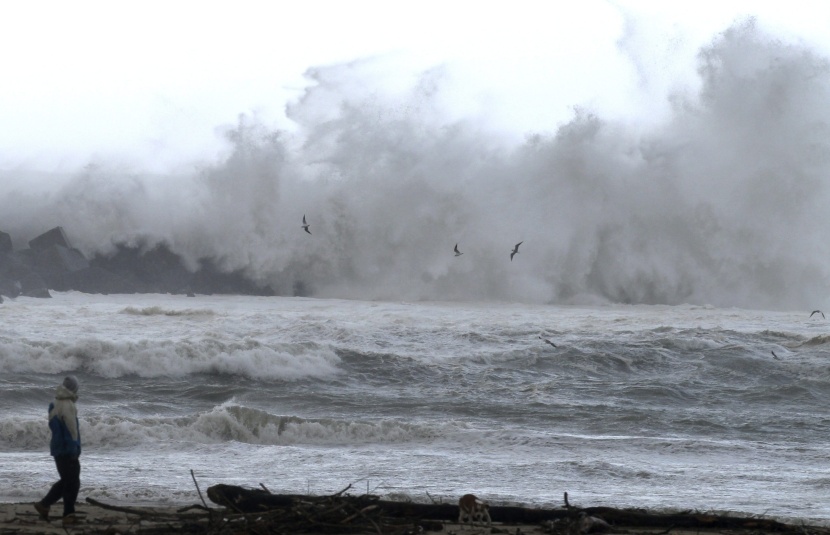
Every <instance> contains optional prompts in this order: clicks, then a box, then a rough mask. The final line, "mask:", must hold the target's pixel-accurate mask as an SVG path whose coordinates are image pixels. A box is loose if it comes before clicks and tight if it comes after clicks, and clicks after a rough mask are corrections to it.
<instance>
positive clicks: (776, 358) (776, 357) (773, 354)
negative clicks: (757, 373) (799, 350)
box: [770, 351, 781, 360]
mask: <svg viewBox="0 0 830 535" xmlns="http://www.w3.org/2000/svg"><path fill="white" fill-rule="evenodd" d="M770 353H772V356H773V357H775V360H781V358H780V357H779V356H778V355H776V354H775V351H770Z"/></svg>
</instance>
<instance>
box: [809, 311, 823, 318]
mask: <svg viewBox="0 0 830 535" xmlns="http://www.w3.org/2000/svg"><path fill="white" fill-rule="evenodd" d="M813 314H821V317H822V319H825V318H824V312H822V311H821V310H813V311H812V312H810V317H811V318H812V317H813Z"/></svg>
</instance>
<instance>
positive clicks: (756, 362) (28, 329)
mask: <svg viewBox="0 0 830 535" xmlns="http://www.w3.org/2000/svg"><path fill="white" fill-rule="evenodd" d="M809 313H810V311H809V310H807V311H802V310H798V311H793V312H768V311H759V310H746V309H737V308H735V309H731V308H715V307H706V306H691V305H677V306H662V305H660V306H658V305H604V306H553V305H528V304H510V303H503V302H498V303H484V302H477V303H459V302H454V303H449V302H391V301H359V300H336V299H311V298H284V297H239V296H197V297H195V298H186V297H182V296H171V295H109V296H100V295H85V294H80V293H74V292H68V293H54V297H53V298H52V299H29V298H22V297H21V298H18V299H16V300H6V301H5V302H4V303H3V304H2V305H0V407H2V411H0V481H3V482H4V484H3V485H0V501H3V502H18V501H31V500H36V499H38V498H40V497H41V496H42V495H43V494H44V493H45V492H46V490H47V488H48V486H49V484H50V483H51V482H52V481H53V480H54V479H55V476H56V473H55V468H54V465H53V463H52V460H51V457H50V456H49V452H48V441H49V431H48V428H47V421H46V408H47V405H48V404H49V402H50V400H51V399H52V397H53V393H54V388H55V386H56V385H57V384H58V383H59V382H60V381H61V379H62V378H63V376H64V375H66V374H68V373H72V374H75V375H77V376H78V378H79V380H80V383H81V388H80V392H79V394H80V399H79V401H78V408H79V413H80V420H81V430H82V436H83V442H84V452H83V455H82V470H83V471H82V486H81V499H83V498H85V497H87V496H89V497H94V498H97V499H100V500H104V501H109V502H114V503H135V504H137V503H170V504H190V503H197V502H198V500H199V498H198V495H197V493H196V489H195V485H194V483H193V480H192V478H191V474H190V471H191V470H193V471H194V473H195V475H196V478H197V480H198V482H199V485H200V487H201V489H202V491H203V492H204V490H205V489H206V488H207V487H208V486H210V485H213V484H217V483H226V484H238V485H243V486H249V487H258V486H259V485H260V484H263V485H265V486H267V487H268V488H269V489H270V490H271V491H272V492H276V493H313V494H325V493H333V492H337V491H339V490H340V489H342V488H344V487H346V486H347V485H349V484H351V485H352V488H353V490H354V492H366V491H367V490H368V491H369V492H372V493H374V494H378V495H381V496H384V497H387V498H390V499H404V498H406V499H412V500H416V501H428V500H430V499H439V500H445V501H454V500H456V499H457V497H458V496H460V495H461V494H463V493H466V492H474V493H476V494H478V495H481V496H482V497H484V498H486V499H488V500H489V501H491V502H492V503H500V504H525V505H529V506H547V507H551V506H559V505H561V504H562V499H563V493H564V492H568V493H569V499H570V501H571V503H573V504H576V505H580V506H595V505H607V506H615V507H647V508H650V509H655V510H687V509H698V510H705V511H718V512H729V513H735V514H747V515H765V516H770V517H774V518H779V519H785V520H786V519H807V520H810V521H813V522H820V523H830V504H828V502H827V500H826V496H827V493H828V490H830V446H828V437H830V411H829V410H828V407H830V359H829V357H830V345H829V344H828V341H830V336H828V323H827V322H826V321H825V320H824V319H822V318H821V317H820V316H819V315H818V314H816V315H814V316H812V317H809V315H810V314H809ZM540 337H543V338H547V339H549V340H551V341H552V342H553V343H555V344H556V347H552V346H551V345H549V344H547V343H545V342H544V340H543V339H542V338H540ZM772 352H774V353H775V355H773V353H772Z"/></svg>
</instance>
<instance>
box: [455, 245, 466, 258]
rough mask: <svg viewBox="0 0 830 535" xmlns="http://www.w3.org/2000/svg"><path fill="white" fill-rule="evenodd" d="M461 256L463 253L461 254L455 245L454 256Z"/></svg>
mask: <svg viewBox="0 0 830 535" xmlns="http://www.w3.org/2000/svg"><path fill="white" fill-rule="evenodd" d="M463 254H464V253H462V252H461V251H459V250H458V244H457V243H456V244H455V256H461V255H463Z"/></svg>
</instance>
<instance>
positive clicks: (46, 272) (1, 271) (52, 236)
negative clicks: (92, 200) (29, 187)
mask: <svg viewBox="0 0 830 535" xmlns="http://www.w3.org/2000/svg"><path fill="white" fill-rule="evenodd" d="M50 289H51V290H55V291H61V292H63V291H70V290H74V291H79V292H84V293H100V294H115V293H172V294H183V295H188V296H191V297H193V296H195V295H196V294H214V293H218V294H237V295H274V291H273V290H272V289H271V288H270V287H268V286H261V285H258V284H256V283H255V282H253V281H252V280H250V279H249V278H248V277H246V276H245V274H244V273H243V272H241V271H233V272H225V271H222V270H221V269H219V268H218V267H217V266H216V264H215V263H214V262H213V261H212V260H211V259H209V258H206V259H202V260H201V261H200V262H199V267H198V269H196V270H195V271H191V270H189V269H188V268H187V267H186V266H185V263H184V261H183V260H182V258H181V257H180V256H179V255H177V254H176V253H174V252H173V251H171V250H170V248H169V247H168V246H167V245H165V244H156V245H154V246H152V247H143V246H127V245H119V246H118V247H117V248H116V251H115V252H114V253H112V254H109V255H101V254H98V255H95V256H94V257H93V258H91V259H87V258H86V257H85V256H84V254H83V253H82V252H81V251H79V250H78V249H75V248H73V247H72V245H71V242H70V241H69V238H68V237H67V235H66V232H65V231H64V230H63V228H61V227H55V228H53V229H51V230H49V231H47V232H45V233H43V234H41V235H40V236H37V237H36V238H34V239H32V240H30V241H29V248H28V249H23V250H21V251H13V250H12V241H11V237H10V236H9V235H8V234H6V233H4V232H0V295H5V296H8V297H11V298H15V297H18V296H20V295H23V296H28V297H51V295H50V294H49V290H50Z"/></svg>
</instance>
